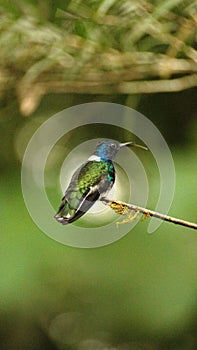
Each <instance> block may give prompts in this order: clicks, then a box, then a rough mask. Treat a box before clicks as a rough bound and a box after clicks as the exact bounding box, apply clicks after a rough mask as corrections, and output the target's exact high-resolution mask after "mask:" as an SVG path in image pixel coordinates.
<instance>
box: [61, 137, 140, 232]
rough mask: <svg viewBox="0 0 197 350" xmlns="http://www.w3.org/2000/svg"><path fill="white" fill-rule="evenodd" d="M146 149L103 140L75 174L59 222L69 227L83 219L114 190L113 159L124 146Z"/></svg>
mask: <svg viewBox="0 0 197 350" xmlns="http://www.w3.org/2000/svg"><path fill="white" fill-rule="evenodd" d="M124 146H135V147H140V148H143V149H146V150H147V148H146V147H144V146H141V145H138V144H136V143H135V142H125V143H120V142H117V141H113V140H103V141H100V142H99V143H98V144H97V146H96V149H95V152H94V153H93V155H92V156H91V157H90V158H89V159H88V160H87V162H86V163H84V164H82V165H81V166H80V167H79V168H78V169H77V170H76V171H75V172H74V174H73V176H72V178H71V181H70V184H69V186H68V188H67V190H66V192H65V195H64V197H63V198H62V203H61V205H60V207H59V210H58V212H57V214H56V215H55V219H56V220H57V221H59V222H60V223H61V224H63V225H66V224H69V223H71V222H74V221H75V220H77V219H79V218H80V217H81V216H82V215H84V214H85V213H86V212H87V211H88V210H89V209H90V208H91V206H92V205H93V204H94V203H95V202H96V201H97V200H99V198H101V197H103V195H104V194H106V192H108V191H109V190H111V188H112V186H113V184H114V181H115V168H114V164H113V160H114V158H115V156H116V153H117V152H118V150H119V149H120V148H121V147H124Z"/></svg>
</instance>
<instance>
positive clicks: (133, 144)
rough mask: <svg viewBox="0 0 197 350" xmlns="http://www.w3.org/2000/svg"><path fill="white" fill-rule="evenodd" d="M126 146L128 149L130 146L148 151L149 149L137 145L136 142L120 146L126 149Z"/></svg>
mask: <svg viewBox="0 0 197 350" xmlns="http://www.w3.org/2000/svg"><path fill="white" fill-rule="evenodd" d="M124 146H127V147H129V146H130V147H138V148H142V149H144V150H146V151H148V148H147V147H145V146H142V145H138V144H137V143H135V142H125V143H121V144H120V147H124Z"/></svg>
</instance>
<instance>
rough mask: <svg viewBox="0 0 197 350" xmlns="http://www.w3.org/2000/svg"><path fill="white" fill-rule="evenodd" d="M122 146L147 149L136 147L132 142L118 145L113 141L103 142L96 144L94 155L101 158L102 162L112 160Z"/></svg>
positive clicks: (118, 143)
mask: <svg viewBox="0 0 197 350" xmlns="http://www.w3.org/2000/svg"><path fill="white" fill-rule="evenodd" d="M124 146H136V147H140V148H143V149H147V148H146V147H143V146H141V145H137V144H136V143H134V142H125V143H120V142H118V141H114V140H103V141H100V142H99V143H98V144H97V146H96V150H95V152H94V155H96V156H97V157H99V158H101V160H103V161H107V160H114V158H115V156H116V153H117V152H118V150H119V149H120V148H121V147H124Z"/></svg>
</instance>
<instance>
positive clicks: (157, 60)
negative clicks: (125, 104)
mask: <svg viewBox="0 0 197 350" xmlns="http://www.w3.org/2000/svg"><path fill="white" fill-rule="evenodd" d="M8 4H9V2H8V1H6V2H5V3H4V2H2V4H1V22H0V47H1V56H0V76H1V79H0V96H1V98H2V99H3V98H4V97H5V95H7V94H9V93H10V91H12V90H15V93H16V94H17V96H18V99H19V103H20V109H21V112H22V113H23V114H24V115H28V114H30V113H32V112H33V111H35V109H36V108H37V106H38V104H39V103H40V99H41V98H42V96H43V95H45V94H47V93H88V94H112V93H119V94H136V93H138V94H139V93H155V92H167V91H181V90H184V89H187V88H190V87H194V86H196V85H197V52H196V38H197V22H196V18H197V7H196V1H195V0H193V1H191V0H189V1H183V0H170V1H169V0H165V1H156V2H155V1H147V0H141V1H133V0H132V1H131V0H124V1H121V2H120V1H118V0H110V1H109V0H99V1H92V0H89V1H86V2H84V1H76V0H71V1H69V2H65V3H64V6H63V9H62V8H61V2H59V5H60V7H59V8H58V2H57V4H56V5H57V7H56V8H55V7H54V6H52V2H51V3H50V2H49V3H48V4H47V3H46V4H45V3H44V1H41V2H38V3H37V2H24V1H19V2H17V3H16V2H15V3H14V4H13V3H12V2H11V4H12V5H11V6H10V7H9V6H8ZM38 4H39V6H35V5H38Z"/></svg>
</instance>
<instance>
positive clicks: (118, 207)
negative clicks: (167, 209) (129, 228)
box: [101, 197, 197, 230]
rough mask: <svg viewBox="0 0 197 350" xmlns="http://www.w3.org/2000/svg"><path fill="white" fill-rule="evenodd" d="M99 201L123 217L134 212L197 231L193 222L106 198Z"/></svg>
mask: <svg viewBox="0 0 197 350" xmlns="http://www.w3.org/2000/svg"><path fill="white" fill-rule="evenodd" d="M101 201H102V202H103V203H104V204H106V205H108V206H110V208H112V209H113V210H114V211H115V212H116V213H118V214H122V215H125V214H129V212H131V211H134V212H136V213H137V212H138V213H141V214H144V215H145V217H151V216H153V217H155V218H157V219H160V220H164V221H168V222H172V223H173V224H176V225H182V226H186V227H189V228H193V229H195V230H196V229H197V224H195V223H194V222H190V221H185V220H181V219H177V218H174V217H172V216H169V215H164V214H160V213H158V212H156V211H153V210H149V209H146V208H142V207H139V206H138V205H134V204H130V203H125V202H121V201H117V200H111V199H108V198H106V197H102V198H101ZM128 221H129V220H128Z"/></svg>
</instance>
